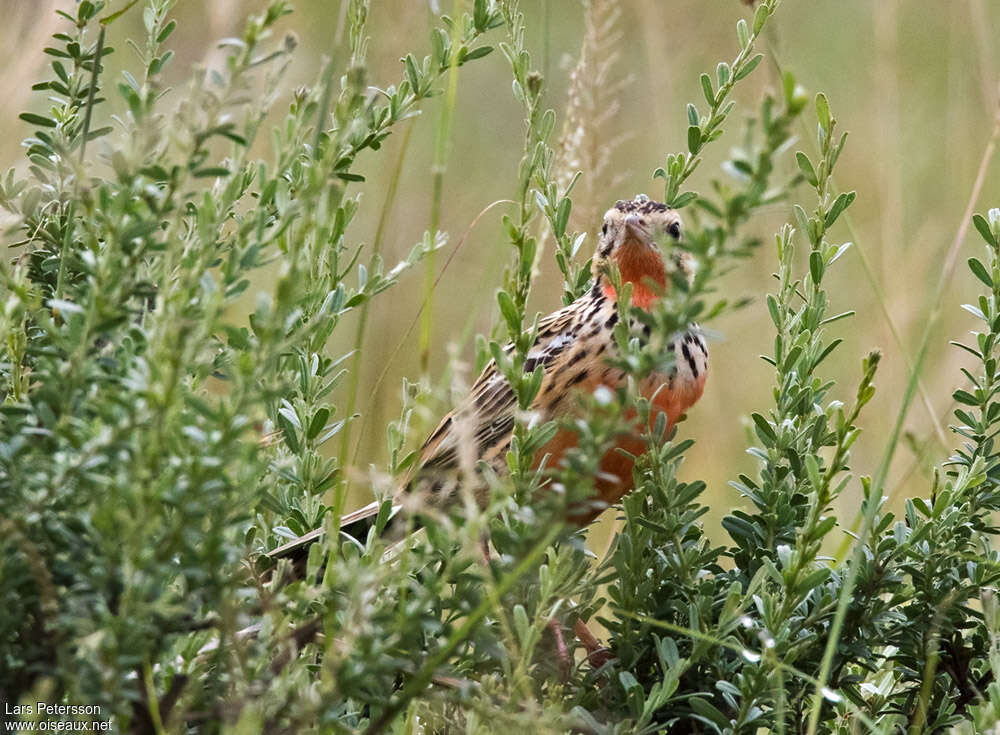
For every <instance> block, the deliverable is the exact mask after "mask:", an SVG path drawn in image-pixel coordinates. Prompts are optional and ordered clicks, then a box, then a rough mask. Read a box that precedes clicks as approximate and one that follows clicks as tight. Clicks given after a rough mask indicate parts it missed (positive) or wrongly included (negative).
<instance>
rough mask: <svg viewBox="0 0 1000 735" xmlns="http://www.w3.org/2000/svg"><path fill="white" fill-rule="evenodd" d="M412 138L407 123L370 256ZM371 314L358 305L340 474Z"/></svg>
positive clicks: (377, 246) (392, 201)
mask: <svg viewBox="0 0 1000 735" xmlns="http://www.w3.org/2000/svg"><path fill="white" fill-rule="evenodd" d="M412 135H413V124H412V123H410V124H409V125H407V127H406V132H405V133H404V134H403V142H402V144H401V146H400V149H399V155H398V156H396V165H395V166H394V167H393V170H392V176H391V177H390V179H389V186H388V188H387V189H386V193H385V201H384V202H383V203H382V212H381V213H380V214H379V219H378V226H377V227H376V228H375V241H374V242H373V243H372V254H373V255H378V254H379V253H381V252H382V244H383V242H384V235H385V226H386V223H387V222H388V221H389V214H390V213H391V212H392V210H393V205H394V204H395V202H396V193H397V192H398V191H399V180H400V175H401V173H402V170H403V162H404V161H405V160H406V153H407V151H408V150H409V147H410V139H411V137H412ZM370 311H371V302H370V301H365V302H364V303H363V304H362V305H361V312H360V314H359V315H358V327H357V331H356V332H355V333H354V356H353V357H352V359H351V368H350V373H349V375H350V377H349V381H350V383H349V385H348V388H347V408H346V410H345V411H344V416H346V417H347V423H346V424H344V428H343V431H342V432H341V437H340V452H339V453H338V462H337V465H338V466H339V467H340V468H341V470H343V468H344V463H345V462H346V461H347V453H348V452H349V451H350V446H351V423H352V419H351V417H352V416H354V408H355V406H356V405H357V400H358V387H359V383H360V380H361V353H362V348H363V347H364V342H365V334H366V330H367V327H368V314H369V312H370ZM359 441H360V440H359ZM345 477H346V475H345ZM345 483H346V484H345V487H344V493H345V495H346V494H347V493H348V491H349V490H350V480H349V479H345Z"/></svg>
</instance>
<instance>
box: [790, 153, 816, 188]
mask: <svg viewBox="0 0 1000 735" xmlns="http://www.w3.org/2000/svg"><path fill="white" fill-rule="evenodd" d="M795 161H796V163H798V164H799V170H801V171H802V174H803V175H804V176H805V177H806V181H808V182H809V183H810V184H812V185H813V186H816V185H817V184H818V183H819V180H818V179H817V178H816V170H815V169H814V168H813V165H812V161H810V160H809V156H807V155H806V154H805V153H803V152H802V151H796V153H795Z"/></svg>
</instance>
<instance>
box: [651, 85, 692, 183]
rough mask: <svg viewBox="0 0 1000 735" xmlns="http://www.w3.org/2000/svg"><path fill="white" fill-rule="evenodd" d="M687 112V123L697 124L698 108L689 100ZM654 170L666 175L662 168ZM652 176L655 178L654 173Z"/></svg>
mask: <svg viewBox="0 0 1000 735" xmlns="http://www.w3.org/2000/svg"><path fill="white" fill-rule="evenodd" d="M687 114H688V123H690V124H691V125H697V124H698V108H697V107H695V106H694V105H693V104H691V103H690V102H688V106H687ZM656 170H657V171H659V172H660V173H661V174H663V175H664V176H665V175H666V174H665V173H664V171H663V169H662V168H658V169H656ZM654 178H655V174H654Z"/></svg>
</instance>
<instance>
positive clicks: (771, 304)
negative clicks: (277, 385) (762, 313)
mask: <svg viewBox="0 0 1000 735" xmlns="http://www.w3.org/2000/svg"><path fill="white" fill-rule="evenodd" d="M767 311H768V313H770V315H771V321H772V322H774V326H775V327H777V328H778V329H781V315H780V312H779V311H778V300H777V299H776V298H774V295H773V294H768V295H767Z"/></svg>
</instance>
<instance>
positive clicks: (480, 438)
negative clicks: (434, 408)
mask: <svg viewBox="0 0 1000 735" xmlns="http://www.w3.org/2000/svg"><path fill="white" fill-rule="evenodd" d="M581 318H582V314H581V309H580V308H579V303H578V302H574V303H573V304H570V305H569V306H566V307H563V308H562V309H560V310H559V311H556V312H554V313H552V314H550V315H549V316H547V317H545V318H544V319H542V320H541V321H540V322H539V324H538V335H537V337H536V339H535V343H534V345H533V346H532V348H531V350H530V351H529V352H528V356H527V359H526V360H525V364H524V371H525V372H533V371H534V370H535V368H536V367H538V366H539V365H542V366H544V367H545V368H546V371H545V377H544V378H543V380H542V387H541V389H540V390H539V391H538V397H537V398H536V399H535V402H534V404H533V405H532V410H534V411H538V412H539V413H541V414H542V415H541V416H540V417H539V418H541V419H542V420H543V421H547V420H549V419H550V418H551V417H552V414H553V410H552V409H553V401H552V396H551V395H548V396H547V395H546V394H549V393H551V389H552V388H553V386H554V382H553V381H554V378H555V375H556V372H557V371H556V370H552V369H550V368H552V367H553V366H554V365H555V364H556V363H557V362H560V361H561V360H560V358H561V357H563V358H565V356H566V355H568V353H569V351H570V350H571V348H572V347H573V344H574V342H575V341H576V340H577V335H576V333H575V331H574V327H575V326H576V325H577V324H578V322H579V321H580V319H581ZM504 349H505V351H507V352H508V353H509V352H510V351H511V350H512V349H513V347H512V345H510V344H508V345H507V346H506V347H505V348H504ZM516 414H517V399H516V397H515V396H514V391H513V390H512V389H511V387H510V384H509V383H508V382H507V379H506V378H505V377H504V376H503V375H501V374H500V373H499V372H498V371H497V366H496V362H495V361H493V360H490V362H489V364H488V365H487V366H486V367H485V369H484V370H483V372H482V374H481V375H480V376H479V378H477V379H476V382H475V383H474V384H473V386H472V389H471V390H470V391H469V395H468V396H467V397H466V398H465V399H464V400H463V401H462V402H461V403H460V404H459V405H458V406H457V407H456V408H455V410H453V411H452V412H451V413H449V414H448V415H447V416H445V417H444V419H442V420H441V423H440V424H438V426H437V428H436V429H435V430H434V432H433V433H432V434H431V435H430V437H428V439H427V441H426V442H425V443H424V446H423V449H422V450H421V454H420V462H419V465H418V469H417V470H416V473H415V476H414V478H413V479H419V480H420V481H424V480H427V479H430V480H431V481H432V482H433V481H434V480H435V479H437V478H439V477H441V476H443V475H446V474H449V473H454V472H455V471H456V470H457V469H458V468H459V464H460V462H459V456H460V454H459V453H460V451H461V450H462V449H463V447H465V446H467V447H469V450H470V451H471V456H472V457H473V458H474V459H475V460H484V461H486V462H487V463H489V464H491V465H494V466H497V467H498V468H499V467H500V466H501V465H502V463H503V460H504V457H505V455H506V453H507V450H508V449H509V448H510V437H511V432H512V431H513V429H514V421H515V419H516ZM463 442H470V444H463ZM411 483H412V480H411Z"/></svg>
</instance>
